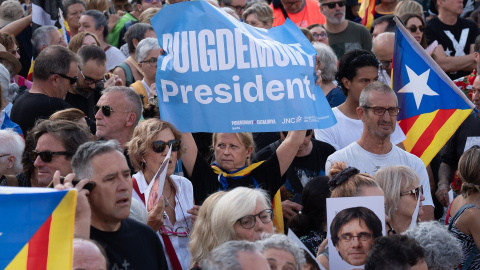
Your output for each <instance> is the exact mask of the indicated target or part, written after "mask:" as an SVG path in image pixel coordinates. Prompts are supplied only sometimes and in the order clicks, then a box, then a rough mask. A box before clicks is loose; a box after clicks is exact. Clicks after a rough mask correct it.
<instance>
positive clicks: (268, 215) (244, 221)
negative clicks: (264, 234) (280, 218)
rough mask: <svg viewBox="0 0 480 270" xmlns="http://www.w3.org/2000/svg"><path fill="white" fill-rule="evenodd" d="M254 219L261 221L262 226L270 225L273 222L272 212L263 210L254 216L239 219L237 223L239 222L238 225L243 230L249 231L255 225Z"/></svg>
mask: <svg viewBox="0 0 480 270" xmlns="http://www.w3.org/2000/svg"><path fill="white" fill-rule="evenodd" d="M256 217H258V218H259V219H260V221H262V223H264V224H267V223H270V222H272V220H273V210H272V209H265V210H263V211H262V212H260V213H258V214H256V215H248V216H244V217H241V218H239V219H238V220H237V221H238V222H240V225H241V226H242V227H243V228H244V229H251V228H253V227H255V224H256V223H257V219H256Z"/></svg>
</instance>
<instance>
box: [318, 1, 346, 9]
mask: <svg viewBox="0 0 480 270" xmlns="http://www.w3.org/2000/svg"><path fill="white" fill-rule="evenodd" d="M345 4H346V2H345V1H338V2H330V3H325V4H322V7H324V6H327V7H328V8H329V9H334V8H335V6H336V5H338V6H339V7H344V6H345Z"/></svg>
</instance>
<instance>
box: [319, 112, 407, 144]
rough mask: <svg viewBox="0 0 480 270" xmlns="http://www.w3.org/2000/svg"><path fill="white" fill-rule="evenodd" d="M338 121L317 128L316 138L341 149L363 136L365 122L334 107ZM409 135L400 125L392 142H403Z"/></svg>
mask: <svg viewBox="0 0 480 270" xmlns="http://www.w3.org/2000/svg"><path fill="white" fill-rule="evenodd" d="M332 111H333V114H334V115H335V118H337V123H336V124H335V125H334V126H331V127H329V128H325V129H315V139H317V140H319V141H322V142H326V143H329V144H330V145H332V146H333V147H335V149H337V150H340V149H343V148H344V147H346V146H347V145H349V144H351V143H353V142H356V141H358V139H360V137H362V132H363V122H362V120H360V119H352V118H350V117H347V116H346V115H345V114H343V113H342V112H341V111H340V110H339V109H338V107H335V108H333V109H332ZM406 138H407V137H405V134H403V131H402V129H401V128H400V126H399V125H398V123H397V124H396V126H395V131H394V132H393V134H392V135H391V136H390V142H391V143H393V144H395V145H397V144H399V143H401V142H403V141H404V140H405V139H406Z"/></svg>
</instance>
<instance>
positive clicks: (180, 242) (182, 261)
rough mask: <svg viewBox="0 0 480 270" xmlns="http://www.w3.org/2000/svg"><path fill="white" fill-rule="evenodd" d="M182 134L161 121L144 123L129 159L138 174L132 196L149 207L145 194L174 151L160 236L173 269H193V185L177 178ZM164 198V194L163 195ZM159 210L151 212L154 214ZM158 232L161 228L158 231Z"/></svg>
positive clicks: (164, 192) (168, 173) (134, 136)
mask: <svg viewBox="0 0 480 270" xmlns="http://www.w3.org/2000/svg"><path fill="white" fill-rule="evenodd" d="M180 139H181V133H180V132H179V131H178V130H177V129H176V128H175V127H174V126H173V125H172V124H170V123H168V122H165V121H162V120H160V119H158V118H151V119H148V120H145V121H143V122H141V123H140V124H139V125H138V126H137V127H136V128H135V130H134V132H133V137H132V139H131V140H130V142H129V143H128V155H129V156H130V161H131V163H132V165H133V167H134V168H135V169H136V170H137V171H138V172H137V173H136V174H134V175H133V179H132V182H133V192H132V196H133V197H134V198H137V199H139V200H141V201H143V203H145V202H147V203H148V198H145V195H144V192H145V190H146V189H147V187H148V185H149V183H150V182H151V181H152V180H153V177H154V176H155V174H156V173H157V170H158V169H159V168H160V165H161V164H162V162H163V160H164V159H165V157H166V155H167V153H168V151H169V149H171V150H172V152H171V156H170V161H169V162H168V168H167V173H166V178H165V184H164V186H163V196H164V198H165V199H164V201H165V212H164V216H163V217H164V220H163V225H162V226H161V227H160V230H158V234H159V237H160V239H161V240H162V242H163V243H164V246H165V248H164V250H165V253H166V255H167V257H168V258H169V260H168V262H169V265H170V269H179V268H178V267H181V268H183V269H189V263H190V252H189V251H188V249H187V246H188V242H189V240H190V231H191V229H192V223H191V221H190V214H188V213H187V210H190V209H191V208H192V207H193V189H192V184H191V183H190V181H189V180H188V179H186V178H184V177H181V176H177V175H173V173H174V171H175V165H176V163H177V159H178V158H180V157H181V156H180V155H181V153H180V151H179V150H180V148H181V146H182V143H181V140H180ZM159 195H162V194H159ZM153 210H155V208H153V209H151V210H149V212H153ZM154 229H155V230H157V229H158V228H154Z"/></svg>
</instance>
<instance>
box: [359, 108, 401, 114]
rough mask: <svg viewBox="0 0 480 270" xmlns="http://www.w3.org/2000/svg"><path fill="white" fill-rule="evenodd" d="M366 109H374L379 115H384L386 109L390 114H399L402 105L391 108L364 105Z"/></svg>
mask: <svg viewBox="0 0 480 270" xmlns="http://www.w3.org/2000/svg"><path fill="white" fill-rule="evenodd" d="M363 108H365V109H372V110H373V113H374V114H375V115H378V116H383V115H384V114H385V112H386V111H388V114H389V115H390V116H397V115H398V113H399V112H400V107H390V108H384V107H368V106H363Z"/></svg>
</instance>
